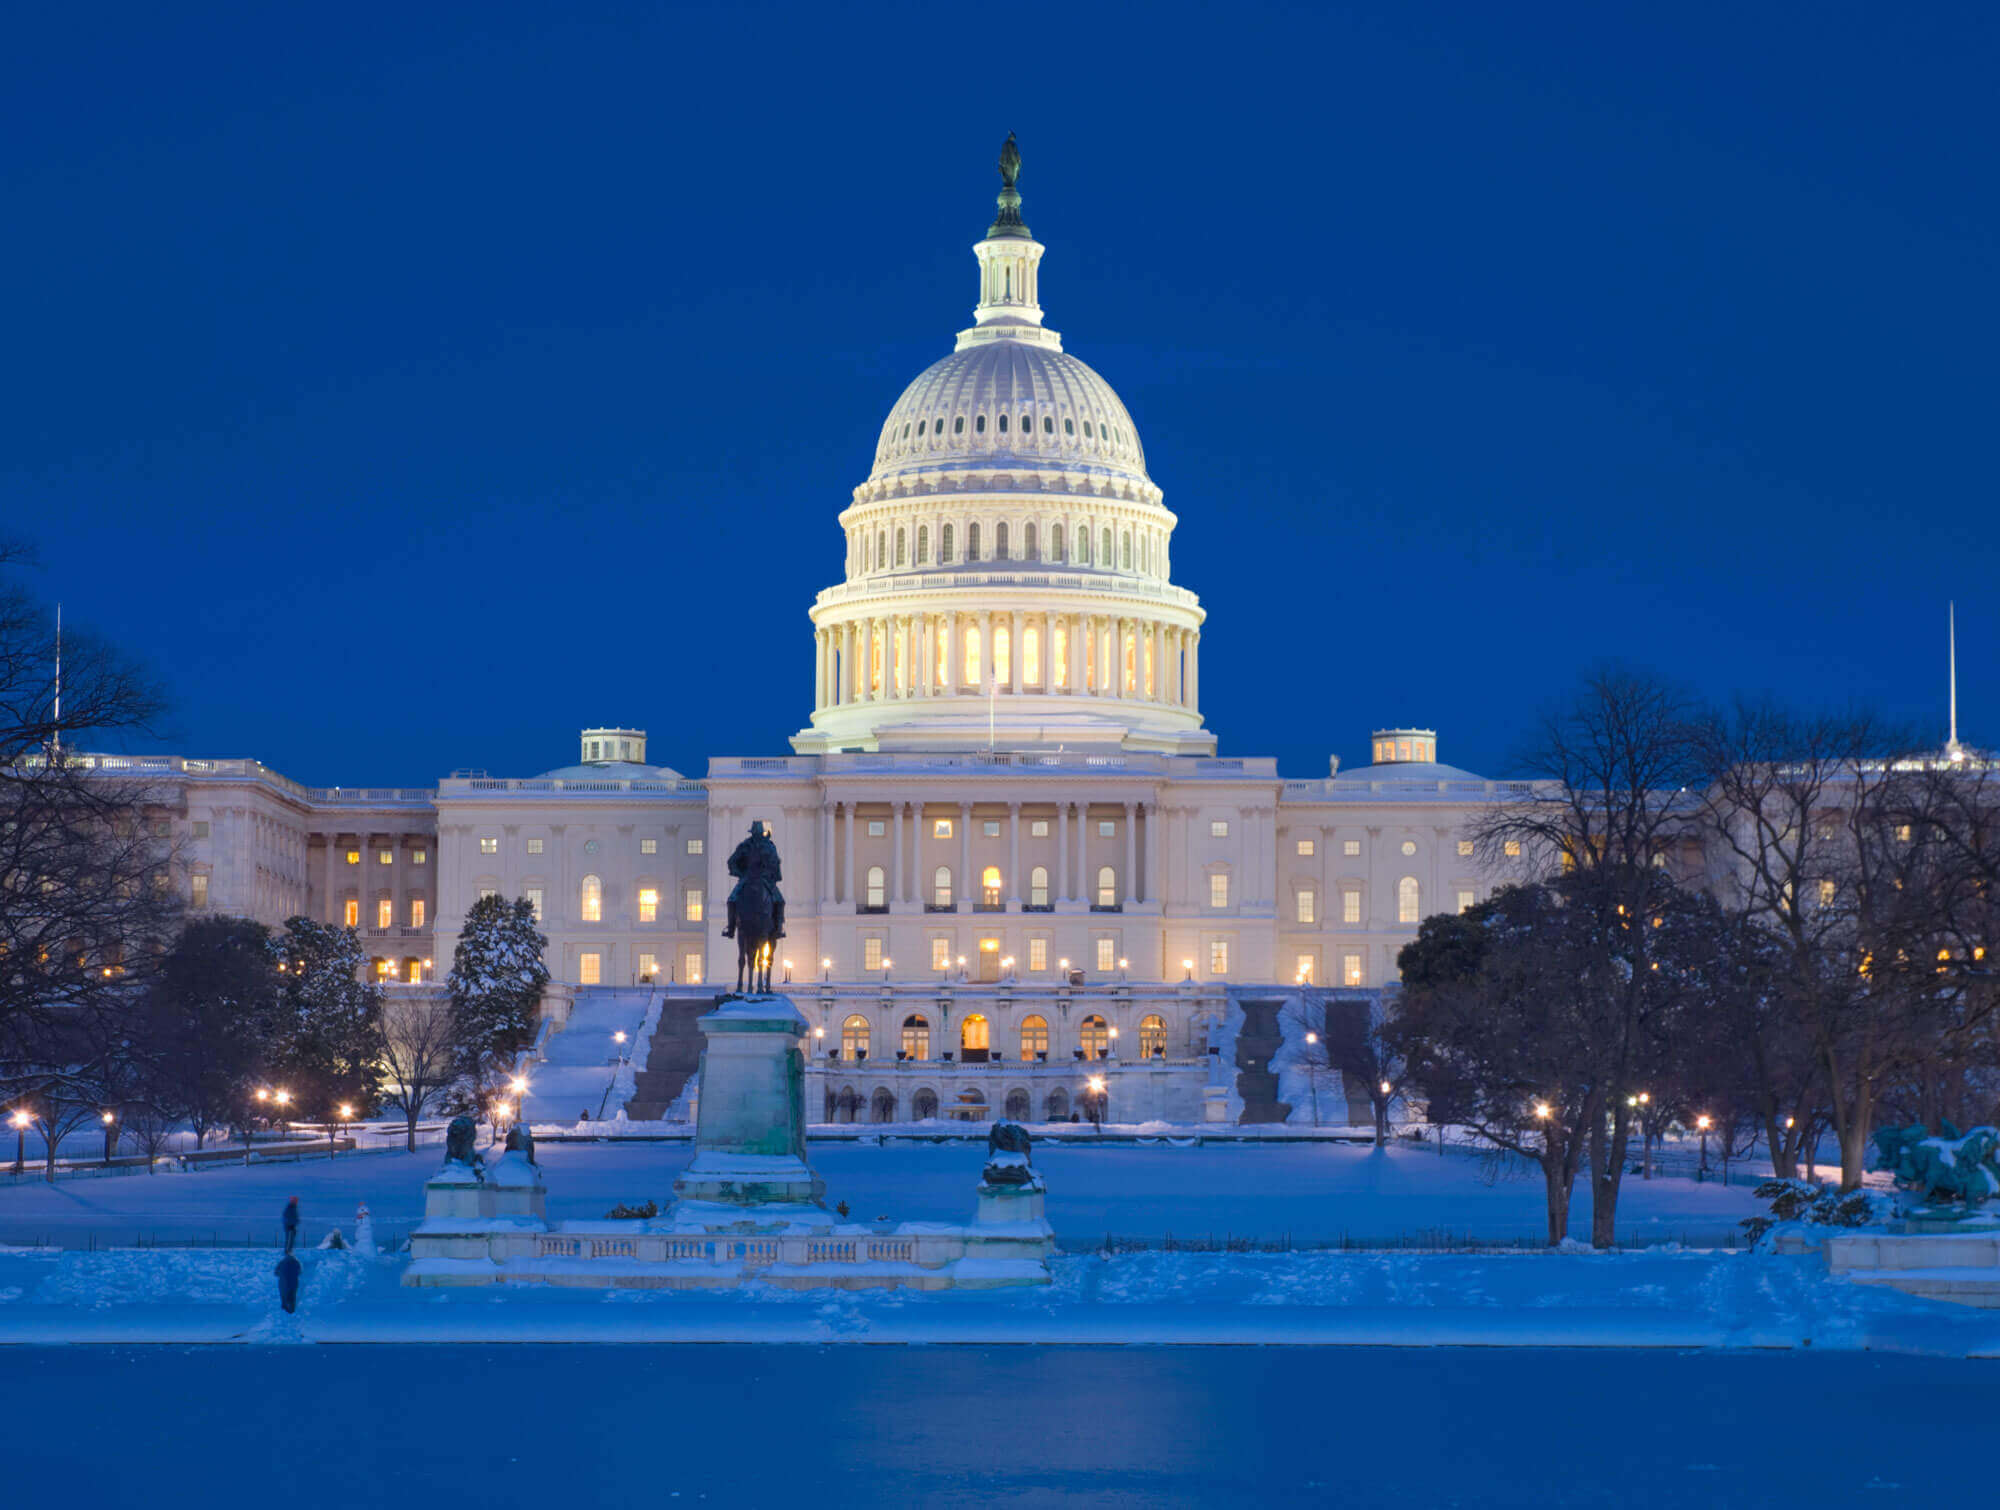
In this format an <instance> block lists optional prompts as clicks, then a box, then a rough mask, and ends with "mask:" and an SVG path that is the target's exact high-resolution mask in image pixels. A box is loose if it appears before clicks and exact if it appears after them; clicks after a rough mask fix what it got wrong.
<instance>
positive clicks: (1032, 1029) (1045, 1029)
mask: <svg viewBox="0 0 2000 1510" xmlns="http://www.w3.org/2000/svg"><path fill="white" fill-rule="evenodd" d="M1048 1051H1049V1020H1048V1019H1047V1018H1046V1017H1042V1016H1038V1015H1031V1016H1028V1017H1023V1018H1022V1019H1021V1057H1022V1058H1023V1059H1028V1060H1032V1059H1033V1058H1034V1057H1035V1056H1036V1055H1037V1054H1046V1053H1048Z"/></svg>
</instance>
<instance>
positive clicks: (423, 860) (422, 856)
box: [410, 849, 431, 865]
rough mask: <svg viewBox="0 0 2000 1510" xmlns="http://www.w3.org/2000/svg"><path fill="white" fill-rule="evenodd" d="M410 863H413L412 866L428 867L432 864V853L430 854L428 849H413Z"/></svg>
mask: <svg viewBox="0 0 2000 1510" xmlns="http://www.w3.org/2000/svg"><path fill="white" fill-rule="evenodd" d="M410 863H411V864H412V865H428V864H430V863H431V852H430V851H429V850H427V849H413V850H411V851H410Z"/></svg>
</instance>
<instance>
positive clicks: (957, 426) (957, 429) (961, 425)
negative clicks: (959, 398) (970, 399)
mask: <svg viewBox="0 0 2000 1510" xmlns="http://www.w3.org/2000/svg"><path fill="white" fill-rule="evenodd" d="M951 433H952V434H953V435H963V434H965V416H964V415H963V414H961V415H959V417H958V418H957V419H955V420H953V421H952V422H951Z"/></svg>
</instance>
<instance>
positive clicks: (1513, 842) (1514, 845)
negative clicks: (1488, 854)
mask: <svg viewBox="0 0 2000 1510" xmlns="http://www.w3.org/2000/svg"><path fill="white" fill-rule="evenodd" d="M1500 848H1501V851H1502V852H1503V853H1504V854H1505V855H1506V856H1507V858H1508V859H1510V860H1511V859H1514V858H1516V857H1518V856H1519V855H1520V853H1521V841H1520V840H1519V839H1509V840H1508V841H1507V842H1506V843H1505V844H1503V845H1501V846H1500Z"/></svg>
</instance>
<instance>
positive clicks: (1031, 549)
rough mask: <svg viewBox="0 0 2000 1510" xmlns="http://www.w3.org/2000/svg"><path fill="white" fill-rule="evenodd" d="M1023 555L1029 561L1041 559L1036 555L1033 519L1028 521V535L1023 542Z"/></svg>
mask: <svg viewBox="0 0 2000 1510" xmlns="http://www.w3.org/2000/svg"><path fill="white" fill-rule="evenodd" d="M1021 555H1022V557H1023V558H1024V559H1026V560H1029V561H1038V560H1040V559H1041V558H1040V557H1039V556H1037V555H1036V554H1035V521H1034V520H1032V519H1030V520H1029V521H1028V529H1027V534H1026V535H1025V536H1024V537H1023V539H1022V541H1021Z"/></svg>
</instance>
